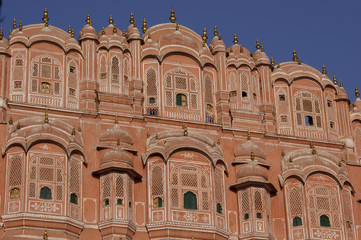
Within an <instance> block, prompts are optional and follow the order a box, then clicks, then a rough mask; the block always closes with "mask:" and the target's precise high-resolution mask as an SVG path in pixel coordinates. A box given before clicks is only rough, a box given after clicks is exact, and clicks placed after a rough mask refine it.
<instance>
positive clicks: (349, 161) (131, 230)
mask: <svg viewBox="0 0 361 240" xmlns="http://www.w3.org/2000/svg"><path fill="white" fill-rule="evenodd" d="M172 19H173V18H171V20H172ZM44 21H45V24H34V25H28V26H23V27H22V28H21V29H14V30H13V31H12V33H11V35H10V37H9V39H5V38H4V37H3V36H1V40H0V85H1V90H0V97H1V98H0V135H1V136H2V137H1V138H0V143H1V146H2V157H1V168H0V214H1V220H0V223H1V229H0V237H1V238H3V239H35V238H39V239H40V238H41V236H43V233H44V231H45V229H46V231H47V235H48V237H49V239H104V240H108V239H114V240H115V239H120V238H121V239H192V238H194V239H220V240H221V239H224V240H225V239H230V240H232V239H233V240H235V239H282V240H283V239H290V240H292V239H295V240H296V239H297V240H298V239H320V240H321V239H333V240H338V239H347V240H352V239H360V238H361V214H360V212H361V205H360V201H361V195H360V192H361V183H360V181H359V172H360V168H361V100H360V98H359V96H357V98H356V101H355V102H354V103H350V101H349V99H348V98H347V94H346V92H345V90H344V89H343V87H342V86H338V85H337V83H334V82H333V81H331V80H330V79H329V77H328V76H326V73H325V71H323V73H321V72H319V71H318V70H316V69H315V68H313V67H311V66H308V65H306V64H303V63H300V62H297V61H292V62H284V63H280V64H279V65H278V66H274V65H273V63H272V61H270V59H269V58H268V56H267V55H266V53H265V52H264V51H263V50H261V47H260V45H259V44H258V43H257V50H256V51H255V52H254V53H253V52H252V51H249V50H247V49H246V48H244V47H242V46H241V45H239V44H238V43H237V39H235V44H234V45H232V46H230V47H229V48H226V46H225V44H224V43H223V41H222V39H221V37H220V36H219V35H218V34H217V32H215V36H214V37H213V38H212V40H211V42H210V44H209V45H208V44H207V42H206V39H207V38H206V35H205V34H206V33H204V35H203V36H199V35H198V34H197V33H195V32H194V31H193V30H191V29H189V28H187V27H185V26H180V25H178V24H176V23H174V21H173V20H172V21H173V22H171V23H164V24H159V25H155V26H152V27H149V28H146V27H145V25H144V34H143V35H141V34H140V32H139V30H138V29H137V28H136V27H135V25H134V24H133V22H132V23H131V25H129V27H128V29H127V31H126V32H124V33H122V32H121V31H120V29H118V28H116V26H115V24H113V20H112V19H110V21H109V25H108V26H107V27H106V28H104V29H103V30H101V31H100V32H99V33H97V32H96V31H95V29H94V28H93V27H92V26H91V21H90V19H88V20H87V24H86V25H85V26H84V28H83V29H82V30H81V31H80V33H79V38H78V40H76V39H75V38H74V36H73V33H72V32H71V31H70V32H69V33H68V32H65V31H63V30H61V29H59V28H56V27H54V26H51V25H48V23H47V21H48V20H47V19H45V20H44ZM131 21H132V19H131ZM296 59H297V58H296Z"/></svg>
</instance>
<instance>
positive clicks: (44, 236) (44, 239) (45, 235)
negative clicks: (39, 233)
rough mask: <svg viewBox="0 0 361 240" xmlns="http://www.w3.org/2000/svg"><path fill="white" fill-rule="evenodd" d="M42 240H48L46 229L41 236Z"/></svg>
mask: <svg viewBox="0 0 361 240" xmlns="http://www.w3.org/2000/svg"><path fill="white" fill-rule="evenodd" d="M43 240H48V230H47V229H46V228H45V231H44V234H43Z"/></svg>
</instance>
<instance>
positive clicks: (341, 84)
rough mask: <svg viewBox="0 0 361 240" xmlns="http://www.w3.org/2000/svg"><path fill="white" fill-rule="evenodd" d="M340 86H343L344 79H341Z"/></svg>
mask: <svg viewBox="0 0 361 240" xmlns="http://www.w3.org/2000/svg"><path fill="white" fill-rule="evenodd" d="M340 87H343V82H342V79H340Z"/></svg>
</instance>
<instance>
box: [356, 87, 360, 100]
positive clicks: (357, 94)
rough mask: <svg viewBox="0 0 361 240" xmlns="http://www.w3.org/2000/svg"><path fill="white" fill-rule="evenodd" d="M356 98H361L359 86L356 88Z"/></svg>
mask: <svg viewBox="0 0 361 240" xmlns="http://www.w3.org/2000/svg"><path fill="white" fill-rule="evenodd" d="M355 96H356V98H359V97H360V93H359V92H358V88H357V86H356V87H355Z"/></svg>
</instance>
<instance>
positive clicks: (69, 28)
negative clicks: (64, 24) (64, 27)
mask: <svg viewBox="0 0 361 240" xmlns="http://www.w3.org/2000/svg"><path fill="white" fill-rule="evenodd" d="M68 33H69V34H70V35H71V27H70V25H69V26H68Z"/></svg>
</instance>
